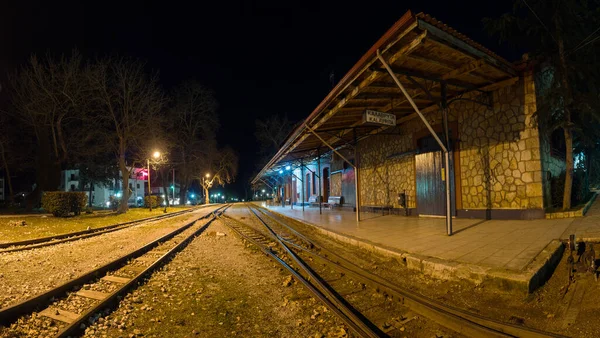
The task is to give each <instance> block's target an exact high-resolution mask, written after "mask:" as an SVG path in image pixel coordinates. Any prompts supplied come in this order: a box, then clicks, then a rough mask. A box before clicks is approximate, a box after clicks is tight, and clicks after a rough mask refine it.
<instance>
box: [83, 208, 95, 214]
mask: <svg viewBox="0 0 600 338" xmlns="http://www.w3.org/2000/svg"><path fill="white" fill-rule="evenodd" d="M85 213H86V214H88V215H89V214H93V213H94V209H92V208H91V207H86V208H85Z"/></svg>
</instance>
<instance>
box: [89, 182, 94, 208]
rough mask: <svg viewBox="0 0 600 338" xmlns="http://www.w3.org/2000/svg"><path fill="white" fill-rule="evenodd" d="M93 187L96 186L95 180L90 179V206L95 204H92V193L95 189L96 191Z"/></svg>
mask: <svg viewBox="0 0 600 338" xmlns="http://www.w3.org/2000/svg"><path fill="white" fill-rule="evenodd" d="M93 188H94V182H93V181H90V196H89V197H90V198H89V207H90V208H91V207H92V206H93V204H92V202H93V201H92V198H93V196H92V194H93V193H94V192H93V191H94V190H93Z"/></svg>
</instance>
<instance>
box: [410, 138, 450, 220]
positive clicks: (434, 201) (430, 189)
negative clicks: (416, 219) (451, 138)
mask: <svg viewBox="0 0 600 338" xmlns="http://www.w3.org/2000/svg"><path fill="white" fill-rule="evenodd" d="M434 142H435V140H433V137H427V138H423V139H421V140H419V142H418V143H419V148H420V153H419V154H417V155H415V169H416V180H417V182H416V183H417V211H418V213H419V215H432V216H444V215H446V182H445V181H444V179H442V175H444V176H446V177H447V178H449V179H450V189H451V193H450V196H451V199H452V203H451V206H452V215H453V216H454V215H456V211H455V206H456V204H455V197H454V174H453V173H454V170H442V169H443V168H444V155H443V153H442V152H441V151H440V150H439V146H437V144H435V143H434ZM450 156H451V157H452V156H453V153H452V152H450ZM442 171H443V172H444V173H442Z"/></svg>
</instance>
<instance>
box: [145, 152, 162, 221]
mask: <svg viewBox="0 0 600 338" xmlns="http://www.w3.org/2000/svg"><path fill="white" fill-rule="evenodd" d="M152 157H154V158H155V159H157V160H158V158H159V157H160V152H159V151H155V152H154V154H152ZM148 205H149V206H150V211H152V187H151V186H150V159H148Z"/></svg>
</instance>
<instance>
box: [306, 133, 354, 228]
mask: <svg viewBox="0 0 600 338" xmlns="http://www.w3.org/2000/svg"><path fill="white" fill-rule="evenodd" d="M304 127H306V129H307V130H308V131H310V132H311V133H312V134H313V135H315V137H316V138H318V139H319V140H321V142H323V144H324V145H326V146H327V147H329V149H331V150H332V151H333V152H334V153H335V154H336V155H338V156H339V157H340V158H341V159H342V160H344V162H346V163H348V165H349V166H351V167H352V168H353V169H354V187H355V189H356V188H358V180H357V179H356V173H357V169H356V166H355V165H354V163H352V162H350V161H348V159H347V158H346V157H344V155H342V154H341V153H340V152H339V151H337V150H336V149H335V148H334V147H332V146H331V144H329V143H327V141H325V140H324V139H323V138H322V137H321V136H319V134H317V133H316V132H315V131H314V130H313V129H312V128H311V127H309V126H308V124H306V123H305V124H304ZM356 197H357V200H358V191H357V192H356ZM356 221H357V222H359V221H360V209H358V208H356Z"/></svg>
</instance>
